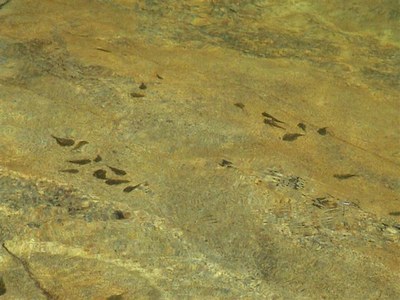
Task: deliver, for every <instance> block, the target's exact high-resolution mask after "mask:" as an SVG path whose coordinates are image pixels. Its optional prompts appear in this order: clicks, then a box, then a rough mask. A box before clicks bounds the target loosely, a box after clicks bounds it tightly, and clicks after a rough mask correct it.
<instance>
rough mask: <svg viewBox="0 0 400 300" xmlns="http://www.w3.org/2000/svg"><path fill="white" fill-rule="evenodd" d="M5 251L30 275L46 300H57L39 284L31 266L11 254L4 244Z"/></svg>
mask: <svg viewBox="0 0 400 300" xmlns="http://www.w3.org/2000/svg"><path fill="white" fill-rule="evenodd" d="M2 247H3V249H4V250H5V251H6V252H7V253H8V254H9V255H10V256H12V257H13V258H14V259H15V260H16V261H18V262H19V263H20V264H21V265H22V267H23V268H24V270H25V272H26V273H27V274H28V276H29V278H30V279H31V280H32V281H33V283H34V284H35V286H36V287H37V288H38V289H39V290H40V291H41V292H42V294H43V295H44V296H45V297H46V299H49V300H50V299H57V297H55V296H53V295H52V294H50V292H49V291H47V290H46V289H45V288H44V287H43V286H42V285H41V283H40V282H39V280H37V279H36V277H35V275H34V274H33V273H32V271H31V269H30V267H29V264H28V263H27V262H26V261H25V260H24V259H22V258H20V257H18V256H17V255H15V254H14V253H13V252H11V251H10V250H9V249H8V248H7V247H6V245H5V244H4V243H3V244H2Z"/></svg>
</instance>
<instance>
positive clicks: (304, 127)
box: [297, 123, 306, 131]
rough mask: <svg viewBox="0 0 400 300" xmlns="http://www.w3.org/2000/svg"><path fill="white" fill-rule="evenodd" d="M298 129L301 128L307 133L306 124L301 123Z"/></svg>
mask: <svg viewBox="0 0 400 300" xmlns="http://www.w3.org/2000/svg"><path fill="white" fill-rule="evenodd" d="M297 127H299V128H301V129H302V130H304V131H306V124H304V123H299V124H297Z"/></svg>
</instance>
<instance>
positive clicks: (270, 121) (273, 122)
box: [264, 119, 286, 130]
mask: <svg viewBox="0 0 400 300" xmlns="http://www.w3.org/2000/svg"><path fill="white" fill-rule="evenodd" d="M264 124H267V125H269V126H273V127H276V128H281V129H284V130H286V129H285V128H284V127H282V126H280V125H279V124H277V123H276V122H275V121H274V120H269V119H264Z"/></svg>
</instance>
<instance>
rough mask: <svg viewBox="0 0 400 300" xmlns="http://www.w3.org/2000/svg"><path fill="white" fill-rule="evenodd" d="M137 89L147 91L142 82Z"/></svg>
mask: <svg viewBox="0 0 400 300" xmlns="http://www.w3.org/2000/svg"><path fill="white" fill-rule="evenodd" d="M139 89H141V90H145V89H147V85H145V84H144V82H142V84H141V85H140V86H139Z"/></svg>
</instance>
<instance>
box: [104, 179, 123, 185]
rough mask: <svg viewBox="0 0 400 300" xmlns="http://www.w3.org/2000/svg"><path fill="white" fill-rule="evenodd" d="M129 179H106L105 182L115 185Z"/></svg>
mask: <svg viewBox="0 0 400 300" xmlns="http://www.w3.org/2000/svg"><path fill="white" fill-rule="evenodd" d="M128 182H129V180H124V179H107V180H106V184H108V185H117V184H121V183H128Z"/></svg>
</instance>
